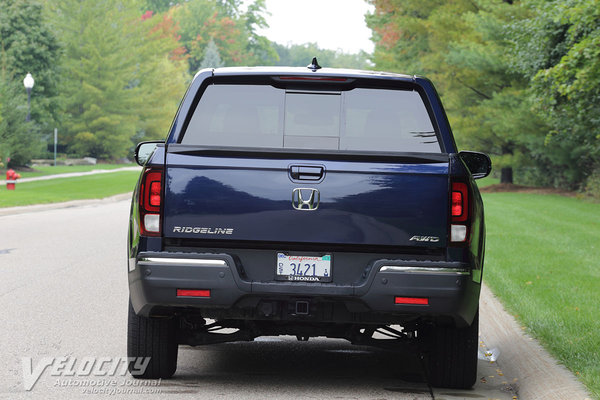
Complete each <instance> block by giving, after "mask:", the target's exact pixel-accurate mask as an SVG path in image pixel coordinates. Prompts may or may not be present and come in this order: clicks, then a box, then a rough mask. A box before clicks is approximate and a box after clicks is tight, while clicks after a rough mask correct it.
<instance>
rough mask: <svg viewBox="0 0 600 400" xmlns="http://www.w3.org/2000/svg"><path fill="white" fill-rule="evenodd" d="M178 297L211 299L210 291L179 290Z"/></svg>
mask: <svg viewBox="0 0 600 400" xmlns="http://www.w3.org/2000/svg"><path fill="white" fill-rule="evenodd" d="M177 297H210V290H206V289H204V290H199V289H177Z"/></svg>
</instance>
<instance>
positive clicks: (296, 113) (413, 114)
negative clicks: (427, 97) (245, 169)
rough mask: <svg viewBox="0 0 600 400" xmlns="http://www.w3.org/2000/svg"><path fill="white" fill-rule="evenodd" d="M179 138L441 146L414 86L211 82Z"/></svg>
mask: <svg viewBox="0 0 600 400" xmlns="http://www.w3.org/2000/svg"><path fill="white" fill-rule="evenodd" d="M181 143H183V144H190V145H206V146H235V147H261V148H290V149H319V150H358V151H400V152H427V153H440V152H441V147H440V144H439V142H438V138H437V135H436V133H435V131H434V128H433V124H432V123H431V119H430V118H429V114H428V113H427V109H426V108H425V105H424V104H423V100H422V98H421V96H420V95H419V93H417V92H415V91H409V90H390V89H367V88H356V89H353V90H349V91H343V92H322V91H319V92H316V91H299V90H285V89H278V88H275V87H272V86H266V85H211V86H208V87H207V88H206V90H205V92H204V94H203V96H202V98H201V99H200V101H199V103H198V105H197V107H196V110H195V111H194V114H193V115H192V118H191V120H190V123H189V125H188V127H187V129H186V131H185V134H184V136H183V139H182V141H181Z"/></svg>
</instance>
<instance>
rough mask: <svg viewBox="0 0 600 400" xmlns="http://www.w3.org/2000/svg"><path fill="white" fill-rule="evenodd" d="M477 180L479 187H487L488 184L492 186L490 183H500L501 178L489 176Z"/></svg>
mask: <svg viewBox="0 0 600 400" xmlns="http://www.w3.org/2000/svg"><path fill="white" fill-rule="evenodd" d="M475 182H477V187H480V188H482V187H486V186H490V185H495V184H497V183H500V179H499V178H492V177H491V176H487V177H485V178H482V179H477V180H476V181H475Z"/></svg>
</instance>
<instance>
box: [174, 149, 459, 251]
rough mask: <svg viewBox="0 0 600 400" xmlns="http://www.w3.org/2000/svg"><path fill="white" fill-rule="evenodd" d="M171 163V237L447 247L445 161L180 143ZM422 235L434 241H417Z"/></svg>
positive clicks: (446, 177)
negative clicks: (242, 150)
mask: <svg viewBox="0 0 600 400" xmlns="http://www.w3.org/2000/svg"><path fill="white" fill-rule="evenodd" d="M179 147H180V146H179ZM438 158H439V156H438ZM165 165H166V171H165V197H164V214H163V215H164V220H163V235H164V237H166V238H187V239H200V240H206V239H218V240H232V241H260V242H278V243H282V242H283V243H294V244H301V243H322V244H325V243H331V244H347V245H357V246H371V245H377V246H427V247H432V246H435V247H444V246H445V245H446V241H447V229H448V228H447V227H448V224H447V220H448V207H444V205H446V204H448V161H447V160H445V161H441V160H439V159H438V160H431V159H429V160H427V159H422V160H419V159H418V158H415V157H401V156H398V157H397V158H396V159H391V158H390V157H387V158H385V159H383V158H379V159H375V158H374V159H369V160H365V159H360V158H355V159H352V158H347V159H340V158H339V157H330V158H328V157H326V156H323V157H318V158H315V157H306V158H304V157H303V156H302V155H299V154H296V155H290V154H288V155H285V154H277V155H276V156H272V155H268V154H266V153H265V154H261V153H257V154H254V155H249V154H245V155H244V154H233V153H231V152H226V153H225V152H224V153H223V154H217V153H213V154H207V153H206V152H201V151H198V152H195V151H181V148H179V149H178V150H175V151H171V150H168V151H167V155H166V164H165ZM299 172H300V173H299ZM302 172H305V174H304V175H303V174H302ZM319 172H321V174H320V175H319ZM298 192H301V194H300V197H299V195H298ZM311 196H312V197H311ZM302 202H304V203H305V204H304V205H302V204H300V203H302ZM309 203H310V204H309ZM415 237H417V238H415ZM423 237H426V238H428V239H427V240H419V239H421V238H423ZM411 239H412V240H411Z"/></svg>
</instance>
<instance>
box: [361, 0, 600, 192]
mask: <svg viewBox="0 0 600 400" xmlns="http://www.w3.org/2000/svg"><path fill="white" fill-rule="evenodd" d="M369 1H370V2H371V3H372V4H374V5H375V12H374V13H373V14H372V15H369V16H368V17H367V22H368V24H369V26H370V27H371V29H372V30H373V32H374V35H373V36H374V40H375V41H376V48H375V53H374V57H373V61H374V62H375V64H376V68H377V69H384V70H392V71H399V72H404V73H416V74H424V75H426V76H428V77H431V78H432V80H433V81H434V82H436V84H437V85H438V89H439V91H440V93H441V96H442V98H443V100H444V104H445V106H446V108H447V112H448V116H449V119H450V122H451V124H452V127H453V129H454V130H455V133H456V137H457V142H458V143H459V144H460V145H461V146H468V147H471V148H472V149H474V150H480V151H485V152H489V153H491V154H492V155H495V156H494V157H493V158H494V164H495V166H496V168H497V167H500V168H503V169H504V168H516V170H517V173H518V175H517V180H519V181H520V182H521V183H534V182H535V183H542V184H545V185H554V186H564V187H569V188H573V187H576V186H578V185H581V184H582V182H583V180H584V179H585V177H586V175H587V174H588V173H589V171H591V170H592V169H593V166H594V163H597V161H594V160H598V159H599V158H600V157H598V156H599V155H600V154H599V152H598V148H599V146H598V142H599V141H600V140H599V137H598V136H597V135H598V133H597V132H598V124H599V122H600V118H599V116H600V108H599V107H600V101H599V100H600V90H598V88H599V87H600V83H599V82H600V79H598V78H600V68H599V67H598V65H599V63H600V61H599V60H600V50H598V49H600V46H599V44H600V41H599V40H600V39H599V38H600V36H599V34H598V31H599V30H600V24H599V23H598V21H599V13H600V11H599V10H600V7H598V5H599V1H598V0H553V1H546V0H522V1H510V0H504V1H502V0H492V1H486V0H472V1H471V0H456V1H452V2H447V1H443V0H426V1H418V0H369Z"/></svg>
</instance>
